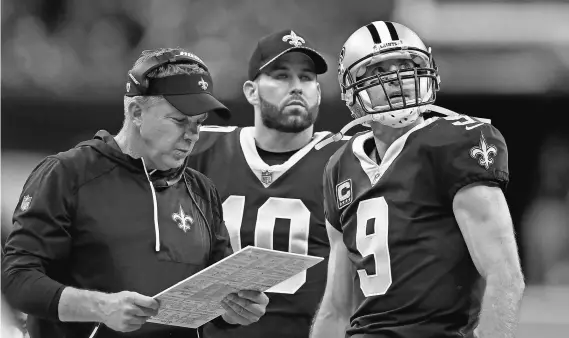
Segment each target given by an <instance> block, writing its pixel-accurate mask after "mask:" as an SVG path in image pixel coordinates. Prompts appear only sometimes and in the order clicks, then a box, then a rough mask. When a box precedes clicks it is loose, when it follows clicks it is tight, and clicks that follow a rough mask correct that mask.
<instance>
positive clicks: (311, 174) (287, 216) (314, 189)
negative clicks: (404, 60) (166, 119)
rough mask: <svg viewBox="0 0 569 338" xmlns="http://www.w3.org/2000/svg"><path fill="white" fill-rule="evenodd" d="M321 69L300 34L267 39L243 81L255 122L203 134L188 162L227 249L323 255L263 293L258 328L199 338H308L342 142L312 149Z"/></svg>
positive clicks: (217, 329)
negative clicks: (208, 185)
mask: <svg viewBox="0 0 569 338" xmlns="http://www.w3.org/2000/svg"><path fill="white" fill-rule="evenodd" d="M326 70H327V65H326V62H325V60H324V59H323V58H322V56H320V54H319V53H318V52H317V51H316V50H315V49H314V48H313V47H312V45H311V44H310V42H309V41H308V40H306V39H305V37H304V36H302V35H300V34H297V33H296V32H295V31H292V30H290V29H289V30H283V31H279V32H276V33H274V34H271V35H268V36H266V37H264V38H262V39H261V40H260V41H259V43H258V45H257V47H256V49H255V51H254V53H253V55H252V57H251V59H250V63H249V74H248V75H249V79H248V81H246V82H245V83H244V85H243V92H244V94H245V97H246V98H247V100H248V101H249V103H250V104H251V105H252V106H253V109H254V113H255V120H254V121H255V124H254V126H252V127H245V128H236V127H212V126H204V127H202V128H201V131H200V139H199V141H198V142H197V144H196V146H195V148H194V150H193V152H192V155H191V156H190V166H191V167H193V168H194V169H197V170H198V171H201V172H202V173H204V174H205V175H206V176H208V177H210V178H211V179H212V181H213V182H214V184H215V186H216V187H217V189H218V191H219V193H220V195H221V199H222V201H223V213H224V217H223V218H224V219H225V224H226V226H227V230H228V232H229V235H230V239H231V245H232V247H233V250H239V249H241V248H244V247H246V246H248V245H255V246H259V247H263V248H268V249H274V250H282V251H289V252H292V253H297V254H309V255H313V256H320V257H324V258H325V260H324V261H323V262H321V263H319V264H317V265H316V266H314V267H312V268H310V269H309V270H308V271H306V272H303V273H300V274H298V275H297V276H295V277H293V278H291V279H289V280H287V281H285V282H283V283H281V284H279V285H277V286H276V287H274V288H273V289H271V290H270V292H269V293H267V295H268V296H269V298H270V301H269V305H268V307H267V311H266V314H265V315H264V316H263V318H262V319H260V320H259V321H258V322H256V323H254V324H251V325H248V326H243V327H238V326H228V325H224V326H220V325H213V324H206V325H205V326H204V328H203V335H202V336H203V337H206V338H217V337H223V338H228V337H253V338H254V337H263V338H265V337H271V338H278V337H294V338H296V337H308V334H309V330H310V324H311V321H312V318H313V317H314V314H315V312H316V308H317V306H318V302H319V301H320V299H321V298H322V294H323V293H324V287H325V284H326V266H327V258H328V254H329V252H330V245H329V243H328V236H327V232H326V223H325V219H324V208H323V206H322V200H323V198H324V197H323V183H322V175H323V173H324V166H325V165H326V162H327V161H328V160H329V158H330V156H332V154H334V152H335V151H336V150H337V149H339V147H340V146H341V144H342V143H343V142H338V143H337V144H332V145H329V146H327V147H325V148H323V149H321V150H318V151H316V150H315V149H314V146H315V145H316V144H317V143H318V142H320V141H322V140H323V139H325V137H327V136H329V135H330V133H329V132H314V131H313V129H314V122H315V120H316V118H317V116H318V109H319V105H320V85H319V83H318V79H317V76H318V75H319V74H323V73H324V72H326Z"/></svg>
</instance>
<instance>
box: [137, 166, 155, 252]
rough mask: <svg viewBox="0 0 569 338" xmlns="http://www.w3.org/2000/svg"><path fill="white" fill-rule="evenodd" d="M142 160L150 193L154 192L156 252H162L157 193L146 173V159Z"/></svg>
mask: <svg viewBox="0 0 569 338" xmlns="http://www.w3.org/2000/svg"><path fill="white" fill-rule="evenodd" d="M140 159H141V160H142V166H143V167H144V173H145V174H146V178H147V179H148V183H149V184H150V191H151V192H152V209H153V212H154V234H155V237H156V245H155V250H156V252H159V251H160V228H159V227H158V202H156V191H155V190H154V185H152V181H151V180H150V174H148V171H146V164H145V163H144V159H143V158H142V157H141V158H140ZM153 172H154V171H153ZM151 174H152V173H151Z"/></svg>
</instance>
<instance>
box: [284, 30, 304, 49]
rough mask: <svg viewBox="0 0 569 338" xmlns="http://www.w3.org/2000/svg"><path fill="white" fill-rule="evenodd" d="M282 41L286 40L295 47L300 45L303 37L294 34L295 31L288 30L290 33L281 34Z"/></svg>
mask: <svg viewBox="0 0 569 338" xmlns="http://www.w3.org/2000/svg"><path fill="white" fill-rule="evenodd" d="M283 41H284V42H287V41H288V43H290V44H291V45H293V46H295V47H300V46H302V44H303V43H304V39H303V38H301V37H300V36H298V35H296V33H295V32H293V31H290V34H287V35H285V36H283Z"/></svg>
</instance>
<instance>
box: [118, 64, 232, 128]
mask: <svg viewBox="0 0 569 338" xmlns="http://www.w3.org/2000/svg"><path fill="white" fill-rule="evenodd" d="M126 89H127V93H126V95H127V96H135V95H136V94H135V93H132V92H134V91H136V87H135V86H134V85H132V86H131V83H130V81H129V82H127V88H126ZM129 94H130V95H129ZM133 94H134V95H133ZM144 95H145V96H151V95H162V96H163V97H164V98H165V99H166V100H167V101H168V102H169V103H170V104H171V105H172V106H174V107H175V108H176V109H178V110H179V111H180V112H182V113H183V114H184V115H188V116H194V115H200V114H203V113H207V112H214V113H216V114H217V115H219V116H220V117H221V118H224V119H228V118H229V117H230V112H229V109H227V107H226V106H224V105H223V104H222V103H221V102H219V101H218V100H217V99H216V98H215V97H214V96H213V81H212V79H211V76H210V75H209V74H180V75H172V76H166V77H160V78H151V79H149V83H148V90H147V91H146V93H145V94H144Z"/></svg>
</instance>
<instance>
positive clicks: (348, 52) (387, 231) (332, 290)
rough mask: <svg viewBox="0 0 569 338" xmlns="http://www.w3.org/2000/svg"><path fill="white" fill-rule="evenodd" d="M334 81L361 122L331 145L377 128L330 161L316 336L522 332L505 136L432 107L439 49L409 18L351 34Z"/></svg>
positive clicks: (413, 337) (400, 337)
mask: <svg viewBox="0 0 569 338" xmlns="http://www.w3.org/2000/svg"><path fill="white" fill-rule="evenodd" d="M338 78H339V81H340V86H341V90H342V99H343V100H344V101H345V102H346V104H347V106H348V107H349V109H350V111H351V112H352V116H353V117H354V118H355V120H354V121H353V122H351V123H350V124H349V125H348V126H346V127H345V128H343V129H342V131H341V132H340V133H338V134H337V135H335V137H332V138H328V139H327V140H326V141H324V142H323V143H329V142H332V141H334V140H335V139H337V138H338V137H340V136H341V135H342V134H343V133H344V132H345V131H346V130H347V129H349V128H350V127H352V126H354V125H356V124H362V123H364V124H367V125H368V126H370V127H371V130H370V131H368V132H363V133H359V134H356V135H355V136H353V137H352V139H351V140H350V141H349V142H348V143H347V144H345V145H344V146H343V147H342V148H341V149H340V150H338V151H337V152H336V153H335V154H334V155H333V156H332V158H331V159H330V161H329V163H328V164H327V166H326V170H325V174H324V209H325V216H326V221H327V231H328V236H329V239H330V246H331V252H330V260H329V266H328V278H327V285H326V291H325V294H324V296H323V300H322V303H321V307H320V309H319V311H318V313H317V316H316V317H315V320H314V324H313V330H312V337H318V338H320V337H322V338H324V337H325V338H329V337H342V336H344V335H346V336H348V337H390V338H392V337H397V338H419V337H420V338H428V337H437V338H441V337H475V336H477V337H513V336H514V334H515V329H516V325H517V320H518V310H519V305H520V301H521V298H522V294H523V289H524V281H523V276H522V271H521V268H520V263H519V257H518V249H517V245H516V240H515V237H514V232H513V227H512V221H511V218H510V213H509V210H508V205H507V203H506V199H505V197H504V190H505V189H506V185H507V183H508V150H507V147H506V143H505V141H504V138H503V137H502V134H500V132H499V131H498V130H497V129H496V128H495V127H494V126H492V125H491V124H489V123H487V122H488V121H484V120H481V119H477V118H473V117H470V116H466V115H459V114H456V113H452V112H450V111H448V110H446V109H443V108H440V107H437V106H434V105H433V103H434V101H435V95H436V92H437V90H439V83H440V80H439V75H438V70H437V67H436V65H435V62H434V59H433V56H432V54H431V50H430V48H429V49H428V48H426V46H425V44H424V43H423V42H422V41H421V39H420V38H419V37H418V36H417V34H415V33H414V32H413V31H411V30H410V29H409V28H407V27H405V26H403V25H400V24H397V23H394V22H383V21H377V22H372V23H370V24H369V25H367V26H364V27H362V28H360V29H358V30H357V31H356V32H355V33H353V34H352V35H351V36H350V37H349V38H348V40H347V41H346V43H345V45H344V47H343V48H342V51H341V53H340V61H339V69H338ZM429 111H435V112H439V113H442V115H443V117H440V116H439V117H430V118H428V117H427V116H425V115H424V114H425V113H426V112H429Z"/></svg>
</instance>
